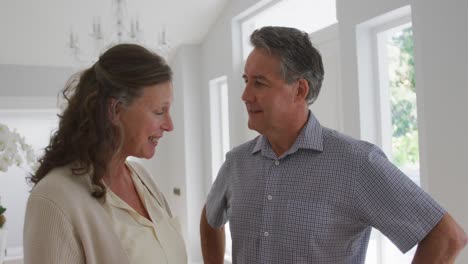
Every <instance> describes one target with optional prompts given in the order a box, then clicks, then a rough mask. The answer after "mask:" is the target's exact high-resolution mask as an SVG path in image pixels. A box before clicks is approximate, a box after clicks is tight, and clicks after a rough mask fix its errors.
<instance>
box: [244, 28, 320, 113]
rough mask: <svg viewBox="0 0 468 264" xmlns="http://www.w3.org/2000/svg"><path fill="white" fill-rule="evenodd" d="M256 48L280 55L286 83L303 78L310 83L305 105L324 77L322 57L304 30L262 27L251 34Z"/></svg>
mask: <svg viewBox="0 0 468 264" xmlns="http://www.w3.org/2000/svg"><path fill="white" fill-rule="evenodd" d="M250 42H251V43H252V45H253V46H254V47H255V48H263V49H265V50H267V52H268V53H269V54H272V55H275V56H278V57H279V58H280V62H281V64H280V67H281V69H280V70H281V73H282V74H283V78H284V80H285V81H286V82H287V83H292V82H294V81H297V80H298V79H301V78H303V79H305V80H306V81H307V83H308V84H309V87H310V88H309V93H308V94H307V97H306V99H307V102H308V104H309V105H310V104H312V103H313V102H314V101H315V100H316V99H317V97H318V95H319V92H320V88H321V87H322V81H323V76H324V70H323V63H322V56H321V55H320V52H319V51H318V50H317V49H316V48H314V46H313V45H312V42H311V41H310V39H309V35H308V34H307V33H306V32H303V31H300V30H298V29H296V28H288V27H271V26H269V27H262V28H260V29H257V30H255V31H254V32H253V33H252V35H251V36H250Z"/></svg>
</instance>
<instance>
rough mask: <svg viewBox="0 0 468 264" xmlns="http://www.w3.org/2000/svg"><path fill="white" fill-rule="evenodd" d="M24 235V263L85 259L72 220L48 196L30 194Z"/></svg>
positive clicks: (58, 263)
mask: <svg viewBox="0 0 468 264" xmlns="http://www.w3.org/2000/svg"><path fill="white" fill-rule="evenodd" d="M23 235H24V239H23V241H24V242H23V243H24V263H25V264H33V263H48V264H63V263H67V264H84V263H86V262H85V258H84V254H83V250H82V247H81V244H80V243H79V239H78V238H77V236H76V234H75V232H74V230H73V226H72V224H71V222H70V221H69V220H68V219H67V217H66V215H65V214H64V213H63V211H62V210H61V209H60V208H59V206H57V205H56V204H55V203H54V202H53V201H52V200H50V199H49V198H47V197H44V196H42V195H37V194H31V196H30V197H29V199H28V204H27V208H26V217H25V224H24V234H23Z"/></svg>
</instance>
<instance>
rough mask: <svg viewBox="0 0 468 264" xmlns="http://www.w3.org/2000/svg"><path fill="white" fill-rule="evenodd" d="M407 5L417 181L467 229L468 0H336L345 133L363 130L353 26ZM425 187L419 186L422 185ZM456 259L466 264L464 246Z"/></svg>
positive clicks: (357, 133) (354, 28) (357, 135)
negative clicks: (416, 128)
mask: <svg viewBox="0 0 468 264" xmlns="http://www.w3.org/2000/svg"><path fill="white" fill-rule="evenodd" d="M408 4H410V5H411V8H412V20H413V32H414V43H415V67H416V86H417V93H418V115H419V117H418V120H419V131H420V133H421V136H420V151H421V168H422V175H421V177H422V180H423V181H425V182H426V184H425V186H426V187H427V188H428V191H429V193H431V194H432V195H433V196H434V197H435V198H436V199H437V200H438V201H439V202H440V203H441V204H442V205H443V206H444V207H445V208H446V209H448V210H449V212H450V213H451V214H452V215H453V216H454V217H455V218H456V219H457V220H458V222H459V223H460V224H461V225H462V226H463V228H464V229H465V230H468V211H467V210H466V205H464V203H465V202H466V187H467V186H468V176H467V171H468V170H467V169H466V161H467V159H468V155H467V154H466V151H465V150H466V149H468V140H467V139H466V135H468V119H467V118H466V112H467V107H466V103H465V98H468V90H467V89H466V84H467V83H468V75H467V74H466V70H467V69H468V65H467V61H468V51H467V50H466V47H467V45H468V34H466V33H465V32H466V25H467V24H468V18H466V15H465V12H466V10H468V2H466V1H463V0H449V1H438V0H392V1H389V0H356V1H348V0H337V17H338V21H339V24H340V40H341V62H342V66H341V72H342V83H343V98H344V99H343V114H344V131H345V132H346V133H348V134H350V135H352V136H355V137H359V136H361V135H362V134H363V131H361V129H360V122H359V121H360V120H359V96H358V93H359V89H358V77H357V76H358V75H357V56H356V25H357V24H360V23H362V22H365V21H366V20H369V19H372V18H374V17H376V16H379V15H382V14H384V13H386V12H389V11H391V10H394V9H397V8H399V7H402V6H405V5H408ZM423 186H424V185H423ZM457 263H468V254H467V250H464V252H463V253H462V255H461V257H460V259H459V261H458V262H457Z"/></svg>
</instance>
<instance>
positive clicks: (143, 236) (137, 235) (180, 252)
mask: <svg viewBox="0 0 468 264" xmlns="http://www.w3.org/2000/svg"><path fill="white" fill-rule="evenodd" d="M130 171H131V172H132V180H133V183H134V185H135V188H136V190H137V192H138V195H139V196H140V199H141V201H142V202H143V205H144V207H145V208H146V210H147V211H148V214H149V216H150V218H151V220H152V221H150V220H148V219H147V218H145V217H143V216H142V215H140V214H139V213H137V212H136V211H135V210H134V209H133V208H132V207H130V206H129V205H128V204H127V203H126V202H124V201H123V200H122V199H120V197H118V196H117V195H116V194H115V193H113V192H112V191H111V190H110V188H107V192H106V202H105V205H104V207H105V209H106V211H107V212H108V214H109V215H110V217H111V219H112V225H113V227H114V230H115V232H116V233H117V236H118V237H119V238H120V240H121V242H122V246H123V248H124V250H125V251H126V252H127V255H128V258H129V260H130V263H138V264H145V263H148V264H150V263H151V264H153V263H167V264H179V263H180V264H182V263H184V264H186V263H187V252H186V249H185V243H184V240H183V237H182V234H181V230H180V224H179V221H178V219H177V217H173V218H171V217H170V216H169V214H168V213H167V212H166V210H165V209H164V208H163V207H162V205H161V204H160V203H159V201H158V200H157V199H156V198H155V197H154V196H153V195H152V194H151V193H150V191H149V190H148V188H147V187H146V186H145V185H144V184H143V182H142V181H141V180H140V178H139V177H138V175H136V173H135V172H134V171H133V170H132V169H130Z"/></svg>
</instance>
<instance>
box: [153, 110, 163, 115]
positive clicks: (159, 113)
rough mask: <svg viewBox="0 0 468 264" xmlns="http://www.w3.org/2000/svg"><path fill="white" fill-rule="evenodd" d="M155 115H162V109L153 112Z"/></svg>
mask: <svg viewBox="0 0 468 264" xmlns="http://www.w3.org/2000/svg"><path fill="white" fill-rule="evenodd" d="M154 114H155V115H164V111H161V112H154Z"/></svg>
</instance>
